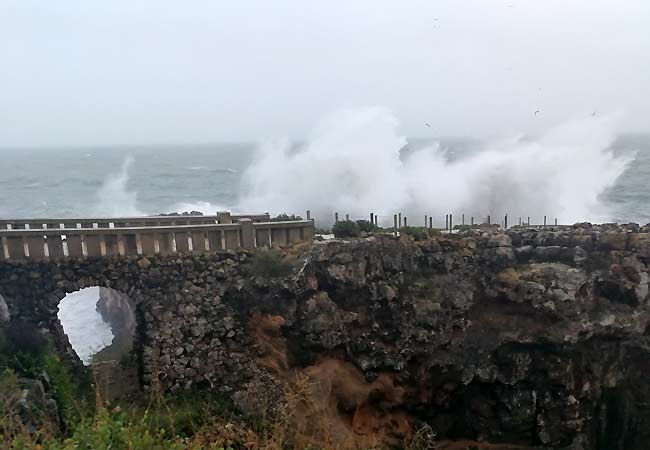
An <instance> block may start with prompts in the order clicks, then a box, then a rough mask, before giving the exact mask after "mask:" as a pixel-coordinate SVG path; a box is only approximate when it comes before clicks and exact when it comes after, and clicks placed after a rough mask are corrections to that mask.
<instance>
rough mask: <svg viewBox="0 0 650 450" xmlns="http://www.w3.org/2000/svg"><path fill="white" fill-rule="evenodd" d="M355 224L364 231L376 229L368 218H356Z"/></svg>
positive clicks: (368, 231)
mask: <svg viewBox="0 0 650 450" xmlns="http://www.w3.org/2000/svg"><path fill="white" fill-rule="evenodd" d="M357 225H358V227H359V230H360V231H365V232H366V233H370V232H372V231H375V230H376V229H377V227H376V226H375V225H374V224H372V223H370V221H369V220H357Z"/></svg>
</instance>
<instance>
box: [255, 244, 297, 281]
mask: <svg viewBox="0 0 650 450" xmlns="http://www.w3.org/2000/svg"><path fill="white" fill-rule="evenodd" d="M249 270H250V272H251V274H252V275H254V276H259V277H264V278H279V277H286V276H288V275H289V274H291V271H292V270H293V266H292V265H291V263H290V262H289V261H287V260H286V258H285V257H284V256H283V255H282V254H281V253H280V252H279V251H277V250H268V251H258V252H257V253H256V254H255V255H254V256H253V257H252V258H250V266H249Z"/></svg>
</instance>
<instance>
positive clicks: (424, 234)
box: [399, 227, 429, 241]
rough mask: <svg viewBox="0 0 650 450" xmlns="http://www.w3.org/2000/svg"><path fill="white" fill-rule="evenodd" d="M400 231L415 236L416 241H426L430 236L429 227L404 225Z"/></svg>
mask: <svg viewBox="0 0 650 450" xmlns="http://www.w3.org/2000/svg"><path fill="white" fill-rule="evenodd" d="M399 232H400V233H401V234H404V235H408V236H413V238H414V239H415V240H416V241H424V240H426V239H428V237H429V229H428V228H424V227H402V228H400V230H399Z"/></svg>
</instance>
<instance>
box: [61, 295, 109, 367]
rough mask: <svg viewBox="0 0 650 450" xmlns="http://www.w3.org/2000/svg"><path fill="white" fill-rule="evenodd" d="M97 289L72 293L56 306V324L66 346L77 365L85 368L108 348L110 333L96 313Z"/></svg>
mask: <svg viewBox="0 0 650 450" xmlns="http://www.w3.org/2000/svg"><path fill="white" fill-rule="evenodd" d="M97 300H99V288H98V287H90V288H86V289H81V290H79V291H76V292H72V293H70V294H68V295H66V296H65V298H64V299H63V300H61V303H60V304H59V313H58V317H59V321H60V322H61V325H62V326H63V331H65V334H66V335H67V336H68V340H69V341H70V345H72V348H73V349H74V351H75V352H76V353H77V356H79V359H81V361H82V362H83V363H84V364H86V365H88V364H90V362H91V359H92V356H93V355H94V354H95V353H97V352H98V351H100V350H101V349H103V348H104V347H106V346H108V345H110V344H111V342H112V341H113V333H112V331H111V327H110V325H109V324H108V323H106V322H104V320H103V319H102V316H101V315H100V314H99V313H98V312H97V309H96V308H97Z"/></svg>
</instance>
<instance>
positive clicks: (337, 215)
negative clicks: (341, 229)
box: [334, 212, 339, 222]
mask: <svg viewBox="0 0 650 450" xmlns="http://www.w3.org/2000/svg"><path fill="white" fill-rule="evenodd" d="M338 221H339V213H337V212H335V213H334V222H338Z"/></svg>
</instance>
